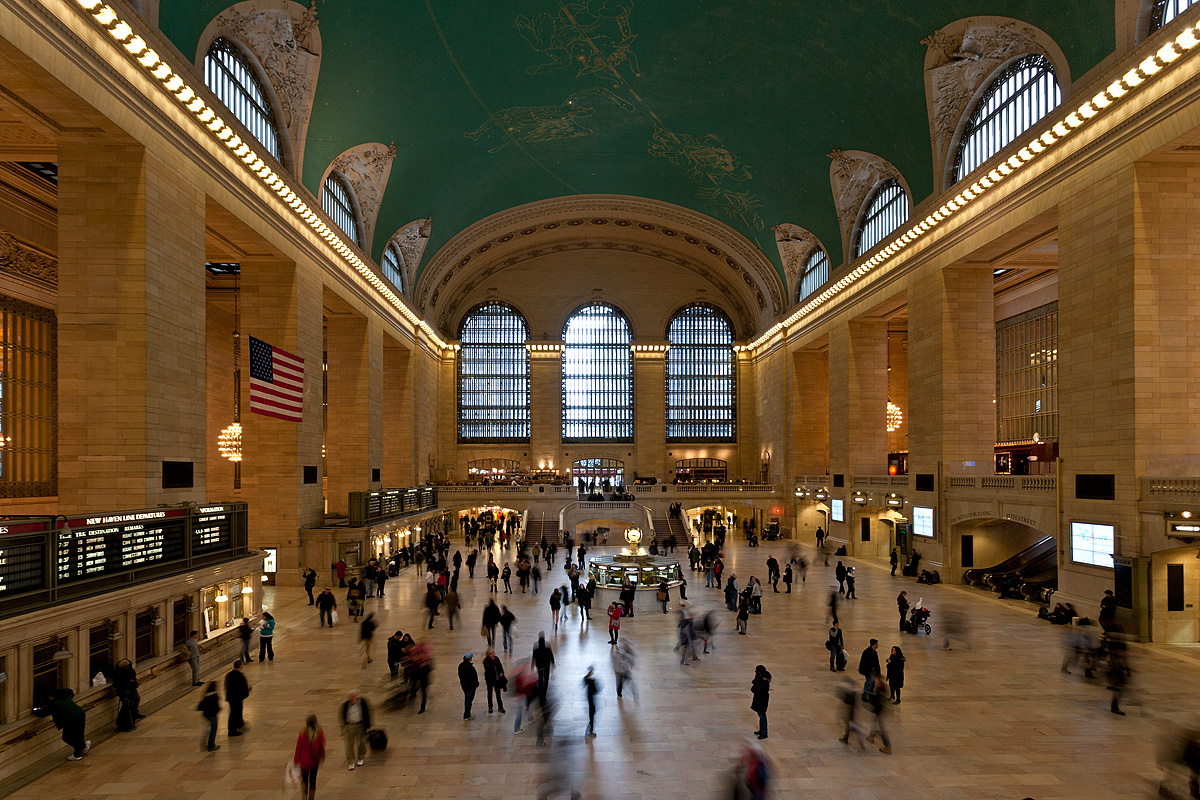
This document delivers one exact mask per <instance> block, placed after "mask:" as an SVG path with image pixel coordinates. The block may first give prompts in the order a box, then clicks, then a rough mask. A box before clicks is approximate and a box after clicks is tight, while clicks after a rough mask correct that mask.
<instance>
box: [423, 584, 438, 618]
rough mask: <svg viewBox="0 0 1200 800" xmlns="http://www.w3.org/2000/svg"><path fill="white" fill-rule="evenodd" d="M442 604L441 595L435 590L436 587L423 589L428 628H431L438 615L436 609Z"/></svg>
mask: <svg viewBox="0 0 1200 800" xmlns="http://www.w3.org/2000/svg"><path fill="white" fill-rule="evenodd" d="M441 604H442V595H441V593H440V592H438V590H437V586H434V585H427V586H426V587H425V611H426V612H427V613H428V614H429V628H432V627H433V620H434V619H435V618H436V617H437V615H438V607H439V606H441Z"/></svg>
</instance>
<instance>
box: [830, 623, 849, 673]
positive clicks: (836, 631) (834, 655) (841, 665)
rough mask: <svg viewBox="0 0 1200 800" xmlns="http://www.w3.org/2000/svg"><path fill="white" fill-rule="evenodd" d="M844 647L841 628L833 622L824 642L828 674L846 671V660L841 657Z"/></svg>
mask: <svg viewBox="0 0 1200 800" xmlns="http://www.w3.org/2000/svg"><path fill="white" fill-rule="evenodd" d="M845 646H846V645H845V643H844V642H843V640H842V626H841V625H839V624H838V623H837V620H834V623H833V627H831V628H830V629H829V638H828V639H826V640H825V649H826V650H828V651H829V671H830V672H834V671H841V670H844V669H846V659H845V658H843V657H842V653H843V652H844V648H845Z"/></svg>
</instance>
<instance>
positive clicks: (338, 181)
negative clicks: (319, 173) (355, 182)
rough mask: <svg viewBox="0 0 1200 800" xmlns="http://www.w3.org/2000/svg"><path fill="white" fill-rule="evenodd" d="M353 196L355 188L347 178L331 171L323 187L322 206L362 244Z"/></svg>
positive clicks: (341, 226) (352, 237)
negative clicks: (351, 186) (359, 238)
mask: <svg viewBox="0 0 1200 800" xmlns="http://www.w3.org/2000/svg"><path fill="white" fill-rule="evenodd" d="M353 196H354V190H353V189H351V188H350V185H349V184H348V183H346V180H345V178H343V177H342V176H341V175H338V174H337V173H336V172H331V173H329V177H327V178H326V179H325V185H324V186H323V187H322V191H321V208H323V209H325V213H326V214H328V215H329V218H330V219H332V220H333V222H334V224H335V225H337V226H338V227H339V228H341V229H342V232H343V233H345V234H346V235H347V236H349V237H350V240H351V241H353V242H354V243H355V244H358V245H360V246H361V245H362V243H361V242H360V241H359V240H358V215H357V214H355V213H354V201H353V200H352V199H351V198H352V197H353Z"/></svg>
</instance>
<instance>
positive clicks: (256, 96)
mask: <svg viewBox="0 0 1200 800" xmlns="http://www.w3.org/2000/svg"><path fill="white" fill-rule="evenodd" d="M204 83H205V84H206V85H207V86H208V88H209V89H211V90H212V93H213V94H215V95H216V96H217V97H219V98H220V99H221V102H222V103H224V104H225V107H226V108H228V109H229V110H230V111H231V112H233V115H234V116H235V117H237V118H238V122H240V123H242V125H244V126H245V127H246V130H248V131H250V133H251V134H252V135H253V136H254V138H255V139H258V141H259V142H260V143H261V144H262V146H263V147H265V148H267V151H268V152H270V154H271V155H273V156H275V158H276V160H280V148H279V126H278V125H277V124H276V122H275V115H274V114H272V113H271V103H270V101H269V100H268V99H267V93H266V91H265V90H264V89H263V85H262V83H261V82H260V81H259V79H258V77H257V76H256V74H255V70H254V67H253V66H252V65H251V63H250V59H249V58H248V57H247V56H246V54H245V53H244V52H242V50H241V49H240V48H239V47H238V46H237V45H235V44H234V43H233V42H231V41H229V40H228V39H224V38H221V37H217V38H216V39H214V40H213V43H212V44H211V45H209V48H208V53H206V54H205V56H204Z"/></svg>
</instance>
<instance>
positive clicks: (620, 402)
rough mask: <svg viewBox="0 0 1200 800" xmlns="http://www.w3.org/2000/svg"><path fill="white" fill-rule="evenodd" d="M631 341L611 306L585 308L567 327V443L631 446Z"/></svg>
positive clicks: (564, 393) (564, 406) (564, 434)
mask: <svg viewBox="0 0 1200 800" xmlns="http://www.w3.org/2000/svg"><path fill="white" fill-rule="evenodd" d="M631 339H632V335H631V333H630V328H629V321H628V320H627V319H626V318H625V315H624V314H622V313H621V312H620V311H618V310H617V309H616V308H615V307H614V306H611V305H609V304H608V303H593V304H591V305H588V306H584V307H583V308H581V309H579V310H578V311H576V312H575V313H574V314H572V315H571V316H570V318H569V319H568V320H567V324H566V325H564V326H563V352H562V437H563V442H632V441H633V351H632V349H631V348H630V346H629V345H630V341H631Z"/></svg>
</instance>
